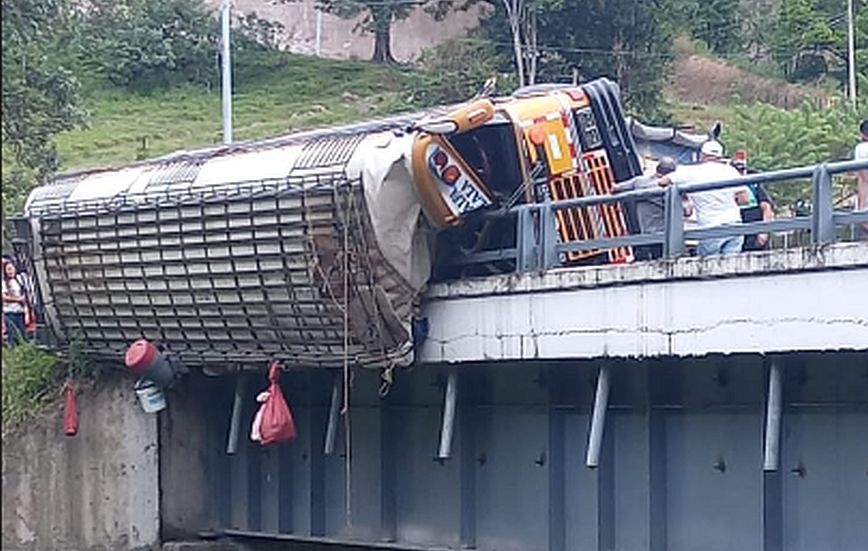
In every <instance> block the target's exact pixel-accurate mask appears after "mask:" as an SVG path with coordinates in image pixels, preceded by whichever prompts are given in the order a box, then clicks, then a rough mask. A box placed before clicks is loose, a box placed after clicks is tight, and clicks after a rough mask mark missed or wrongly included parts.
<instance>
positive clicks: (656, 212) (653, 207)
mask: <svg viewBox="0 0 868 551" xmlns="http://www.w3.org/2000/svg"><path fill="white" fill-rule="evenodd" d="M675 168H676V166H675V160H674V159H673V158H672V157H662V158H661V159H660V161H659V162H658V163H657V169H656V171H655V172H654V173H653V174H643V175H642V176H637V177H635V178H633V179H631V180H628V181H626V182H622V183H620V184H615V186H614V187H613V188H612V192H613V193H622V192H625V191H632V190H638V189H650V188H656V187H658V186H661V185H663V184H661V183H660V179H661V178H663V176H666V175H667V174H670V173H671V172H674V171H675ZM636 218H638V221H639V230H640V231H641V232H642V233H658V232H662V231H663V230H664V228H665V226H666V216H665V210H664V196H663V195H658V196H656V197H650V198H648V199H641V200H639V201H636ZM635 256H636V260H652V259H655V258H660V257H661V256H663V245H662V244H661V243H655V244H653V245H643V246H639V247H636V249H635Z"/></svg>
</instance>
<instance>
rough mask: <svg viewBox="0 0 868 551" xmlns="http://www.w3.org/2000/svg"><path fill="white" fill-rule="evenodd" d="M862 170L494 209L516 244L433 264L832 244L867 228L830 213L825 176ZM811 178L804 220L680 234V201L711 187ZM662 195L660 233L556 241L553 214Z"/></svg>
mask: <svg viewBox="0 0 868 551" xmlns="http://www.w3.org/2000/svg"><path fill="white" fill-rule="evenodd" d="M866 169H868V161H842V162H834V163H822V164H817V165H808V166H802V167H797V168H789V169H784V170H776V171H771V172H764V173H758V174H752V175H748V176H743V177H740V178H735V179H731V180H724V181H719V182H708V183H702V184H690V185H684V186H676V185H672V186H669V187H668V188H665V189H664V188H660V189H649V190H638V191H630V192H625V193H620V194H617V195H596V196H592V197H581V198H577V199H566V200H560V201H551V202H546V203H539V204H525V205H519V206H516V207H514V208H512V209H509V210H508V211H503V210H493V211H490V212H486V213H484V214H482V216H484V217H485V218H487V219H489V220H498V221H503V220H510V219H511V220H514V228H515V241H514V242H513V243H514V244H513V246H511V247H505V248H499V249H494V250H485V251H482V252H474V253H469V254H459V255H457V256H456V257H453V258H448V259H440V263H441V264H440V265H441V266H442V265H446V266H450V267H454V268H457V269H462V270H465V271H473V270H474V269H475V270H476V271H477V272H478V269H479V267H481V266H493V268H492V269H493V270H494V271H497V267H496V266H501V267H503V266H505V267H506V270H505V271H504V270H503V269H501V270H500V272H499V273H510V272H518V273H521V272H529V271H535V270H548V269H552V268H558V267H561V266H563V261H562V258H563V256H564V255H565V254H568V253H570V252H576V251H593V250H601V251H603V250H613V249H618V248H623V247H632V246H637V245H653V244H662V246H663V257H664V258H677V257H679V256H683V255H684V254H685V253H686V252H687V246H686V242H689V241H691V240H697V239H707V238H717V237H730V236H738V235H752V234H756V233H767V232H768V233H774V232H789V231H807V232H809V233H810V238H811V243H812V244H814V245H821V244H828V243H835V242H838V241H841V240H843V239H841V238H839V236H838V230H839V229H840V228H842V227H847V226H853V225H855V224H860V223H865V222H868V210H864V211H856V212H851V211H840V210H835V208H834V201H833V192H832V176H833V175H839V174H846V173H854V172H856V171H859V170H866ZM805 179H810V180H811V183H812V194H811V195H812V199H811V212H810V214H809V215H808V216H796V217H793V218H781V219H777V220H772V221H768V222H766V221H762V222H751V223H739V224H729V225H724V226H719V227H714V228H702V229H685V227H684V213H683V210H682V201H681V196H682V194H684V193H695V192H700V191H708V190H713V189H722V188H728V187H736V186H741V185H746V184H785V183H788V182H790V183H791V182H792V181H794V180H805ZM660 196H663V197H664V202H665V203H664V204H665V218H666V228H665V231H663V232H660V233H650V234H635V235H629V236H621V237H605V238H601V239H593V240H585V241H569V242H561V241H560V239H559V237H558V231H557V213H558V212H559V211H564V210H572V209H580V208H588V207H598V206H601V205H612V204H617V203H625V202H629V201H634V200H639V199H647V198H651V197H660Z"/></svg>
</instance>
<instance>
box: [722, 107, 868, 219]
mask: <svg viewBox="0 0 868 551" xmlns="http://www.w3.org/2000/svg"><path fill="white" fill-rule="evenodd" d="M862 116H864V113H863V115H862ZM859 120H860V115H859V111H858V110H856V109H853V108H852V107H850V106H849V105H848V104H843V103H842V104H841V105H839V106H837V107H833V108H827V109H822V108H818V107H815V106H813V105H811V104H808V103H806V104H805V105H803V106H802V107H801V108H800V109H796V110H786V109H780V108H776V107H772V106H768V105H764V104H755V105H750V106H747V105H741V106H736V107H735V108H734V109H733V111H732V113H731V114H730V116H728V117H727V120H726V121H725V123H724V126H723V138H724V141H725V142H726V145H727V146H728V149H729V150H730V151H732V150H734V149H745V150H747V152H748V156H749V159H750V164H751V166H752V167H754V168H756V169H759V170H773V169H780V168H788V167H794V166H801V165H808V164H813V163H819V162H824V161H829V160H843V159H848V158H851V156H852V152H853V147H854V145H855V144H856V142H857V139H858V130H857V129H858V127H859ZM840 183H841V184H842V185H844V184H846V188H839V190H838V195H839V196H841V195H844V194H846V193H847V192H848V191H849V186H850V184H852V182H846V181H844V180H842V181H841V182H840ZM769 191H770V192H771V193H772V194H773V195H774V196H775V198H776V199H777V201H778V203H779V204H781V205H790V206H792V205H795V204H796V203H798V202H800V201H802V202H804V201H806V200H808V199H810V195H811V194H810V184H808V183H802V184H800V185H778V186H772V187H770V190H769Z"/></svg>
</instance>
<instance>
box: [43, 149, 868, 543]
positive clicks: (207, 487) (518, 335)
mask: <svg viewBox="0 0 868 551" xmlns="http://www.w3.org/2000/svg"><path fill="white" fill-rule="evenodd" d="M865 168H868V163H866V162H861V163H854V162H846V163H830V164H825V165H818V166H812V167H803V168H797V169H792V170H787V171H779V172H774V173H764V174H758V175H752V176H748V177H745V178H740V179H738V180H733V181H728V182H716V183H713V184H703V185H702V186H690V187H681V188H678V187H670V188H668V189H666V190H663V189H661V190H653V191H642V192H631V193H627V194H623V195H618V196H592V197H585V198H582V199H575V200H569V201H562V202H552V203H543V204H534V205H522V206H519V207H515V208H513V209H509V210H504V211H496V212H491V213H487V214H486V215H485V216H487V217H490V219H492V220H496V221H498V222H499V223H501V226H500V227H505V228H507V229H508V231H510V232H513V233H511V234H509V236H510V237H511V238H510V239H504V240H500V241H497V243H498V244H497V246H491V247H488V248H483V249H481V250H475V251H472V252H469V253H467V254H462V255H460V256H458V257H455V258H449V259H446V264H448V267H449V268H450V269H449V270H446V271H445V272H444V273H445V274H446V275H444V276H443V277H440V278H439V279H438V280H437V281H436V282H435V283H433V284H432V285H431V286H430V288H429V289H428V292H427V295H426V297H425V300H424V301H423V304H422V306H421V309H420V313H421V318H422V319H424V320H426V323H425V324H420V326H419V327H418V335H417V342H419V343H420V344H419V345H418V347H417V350H416V363H415V365H414V366H412V367H411V368H409V369H403V368H401V369H395V370H394V371H393V372H392V373H391V374H392V376H393V379H392V380H391V381H390V383H391V384H387V385H384V384H383V383H384V380H383V373H381V372H379V371H378V370H374V369H364V368H358V367H357V368H354V369H352V370H348V371H347V372H343V371H342V370H340V369H328V368H322V369H314V368H307V369H294V370H290V371H288V372H286V373H284V375H283V376H282V381H283V383H284V384H283V388H284V392H285V394H286V397H287V401H288V402H289V404H290V405H291V407H292V411H293V415H294V417H295V422H296V426H297V427H298V438H297V439H296V440H295V441H293V442H292V443H291V444H287V445H283V446H279V447H267V448H262V447H261V446H259V445H258V444H254V443H252V442H250V441H249V439H248V438H247V426H248V425H247V420H249V419H252V418H253V416H254V413H255V411H256V409H257V407H258V404H257V403H256V401H255V397H256V394H257V393H258V392H259V391H261V390H262V389H263V388H265V385H266V382H265V378H264V377H262V375H261V373H245V372H243V371H242V372H237V373H232V374H230V375H228V376H209V375H208V373H207V372H205V370H191V373H189V374H188V375H187V376H186V377H184V378H182V379H181V380H180V381H179V383H178V384H177V385H176V386H175V387H174V388H172V389H171V390H170V391H169V392H168V401H169V404H170V407H169V408H168V409H167V410H166V411H165V412H164V413H161V416H160V418H159V423H158V422H157V420H156V418H155V417H148V418H147V419H142V417H141V414H139V412H135V413H136V414H138V415H133V413H132V412H131V413H130V417H135V419H137V422H138V421H141V424H145V423H150V425H148V426H149V427H150V429H149V430H152V432H153V434H154V438H153V441H154V444H153V447H157V445H159V446H158V447H159V457H158V458H157V457H156V454H154V453H153V452H148V453H149V455H147V457H148V458H149V459H148V461H150V462H151V463H148V465H146V469H147V470H146V472H147V473H149V474H150V473H153V476H148V477H142V478H148V479H158V480H159V484H158V486H159V487H157V484H156V483H154V488H153V490H154V491H153V494H152V496H151V497H148V499H155V500H157V501H159V513H158V516H159V527H160V531H161V533H162V535H163V537H164V538H172V537H189V536H190V534H196V533H200V532H208V533H209V534H211V535H214V534H225V535H228V536H231V537H233V538H237V539H240V540H243V541H245V542H257V543H259V544H263V545H266V544H275V542H276V546H278V547H277V548H280V547H279V546H281V545H284V543H282V542H287V541H289V542H293V543H301V544H305V545H307V544H310V545H326V546H331V545H334V546H337V548H369V549H370V548H373V549H411V550H434V549H459V548H461V549H479V550H482V551H568V550H569V551H572V550H595V551H599V550H647V551H663V550H671V551H691V550H696V549H703V550H709V551H718V550H720V551H729V550H732V549H757V550H763V551H784V550H787V551H813V550H816V549H824V550H826V549H828V550H837V551H857V550H859V551H861V550H862V549H864V548H865V547H866V544H868V523H866V522H865V518H864V517H865V511H866V510H868V478H866V477H868V298H866V293H865V282H866V281H868V243H866V242H858V241H855V240H853V239H852V229H853V228H854V227H855V226H856V225H857V224H862V223H868V212H865V211H863V212H851V211H843V210H838V209H836V207H835V204H834V195H833V193H832V178H833V177H835V176H836V175H838V174H842V173H847V172H852V171H854V170H859V169H865ZM806 179H807V180H810V182H811V186H810V188H811V190H812V191H811V195H812V197H811V202H810V204H811V209H810V211H809V212H807V213H804V214H800V215H799V216H797V217H794V218H787V219H779V220H775V221H772V222H763V223H756V224H738V225H732V226H724V227H720V228H713V229H702V230H699V229H692V228H690V227H689V226H688V227H685V222H684V219H683V215H682V209H681V194H682V193H684V192H690V191H699V190H702V189H713V188H717V187H728V186H735V185H742V184H745V183H752V182H753V183H756V182H762V183H766V184H769V185H792V183H793V182H794V181H799V180H802V181H804V180H806ZM650 195H665V204H666V220H667V225H666V229H665V231H663V232H661V233H659V234H646V235H631V236H622V237H616V238H611V239H598V240H594V241H582V242H561V241H560V240H559V238H558V234H557V232H556V231H555V227H556V226H555V220H556V219H557V217H558V212H560V211H564V210H568V209H575V208H587V209H600V208H604V207H605V206H606V205H610V204H612V203H615V202H619V201H630V200H637V199H642V198H644V197H647V196H650ZM767 231H768V232H797V233H799V234H800V235H801V236H802V237H803V241H800V242H799V243H798V244H797V245H796V246H792V247H786V248H781V249H775V250H771V251H765V252H753V253H743V254H736V255H725V256H715V257H693V256H689V255H688V254H687V251H688V249H689V248H690V246H691V243H692V242H693V241H695V240H696V239H701V238H704V237H713V236H721V235H735V234H753V233H759V232H767ZM650 243H659V244H662V245H663V252H664V257H663V258H661V259H659V260H655V261H648V262H636V263H629V264H606V265H590V266H570V267H564V266H562V265H561V264H562V262H561V258H562V257H563V255H566V254H568V253H570V252H576V251H602V254H604V255H605V251H607V250H616V249H623V248H625V247H627V246H635V245H641V244H650ZM465 271H470V272H473V273H477V274H478V273H489V275H486V276H484V277H470V278H466V277H455V276H456V275H457V276H461V275H463V274H464V273H465ZM492 271H494V272H496V273H491V272H492ZM345 377H347V378H346V379H345ZM345 385H346V387H348V388H349V389H350V397H349V400H347V401H346V402H345V397H344V389H345ZM344 406H346V414H345V415H341V410H342V409H344ZM112 420H114V418H112ZM242 420H244V421H243V423H242ZM156 434H159V436H158V437H157V436H156ZM142 441H143V442H144V441H145V439H143V440H142ZM148 446H149V447H150V446H151V445H150V444H148ZM143 453H144V452H143ZM134 459H135V458H133V459H131V460H130V461H131V462H132V461H133V460H134ZM125 461H126V460H125ZM49 490H50V489H49ZM47 493H50V491H48V492H47ZM126 497H127V496H125V499H126ZM137 498H138V496H133V497H130V500H131V501H130V503H135V504H137V505H141V506H142V509H143V510H147V511H148V512H149V511H150V509H148V508H147V507H146V506H144V505H142V504H143V503H144V499H145V498H144V497H142V498H141V500H138V501H137ZM86 499H91V497H87V496H86ZM149 514H150V513H149ZM154 516H155V517H157V513H156V512H155V513H154ZM88 522H91V521H90V520H89V521H88ZM91 524H99V523H98V522H96V521H93V522H91ZM154 525H155V526H156V521H155V523H154ZM154 531H156V528H155V529H154Z"/></svg>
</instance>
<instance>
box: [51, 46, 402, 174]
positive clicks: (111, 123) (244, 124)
mask: <svg viewBox="0 0 868 551" xmlns="http://www.w3.org/2000/svg"><path fill="white" fill-rule="evenodd" d="M414 78H415V77H414V75H413V74H412V73H411V72H409V71H404V70H400V69H396V68H389V67H383V66H379V65H374V64H371V63H361V62H344V61H329V60H322V59H317V58H312V57H304V56H295V55H289V54H287V55H284V56H281V57H280V60H279V62H277V63H272V65H271V66H270V67H267V68H260V69H259V70H258V71H257V74H250V75H243V74H242V75H238V76H237V78H236V87H235V93H234V96H233V134H234V139H235V140H236V141H243V140H249V139H254V138H263V137H268V136H274V135H278V134H281V133H286V132H289V131H293V130H298V129H301V128H309V127H316V126H326V125H331V124H340V123H345V122H350V121H355V120H362V119H365V118H369V117H375V116H380V115H383V114H389V113H396V112H399V111H401V110H406V109H408V108H409V107H411V106H412V105H411V104H412V102H411V101H409V100H410V96H411V90H412V86H413V83H414V82H415V80H414ZM89 88H90V89H89V90H87V91H86V92H85V93H84V100H85V101H84V103H85V109H86V110H87V111H88V113H89V121H88V127H87V128H85V129H80V130H75V131H71V132H66V133H63V134H61V135H60V136H58V137H57V146H58V151H59V154H60V160H61V163H62V170H70V169H80V168H90V167H97V166H106V165H119V164H124V163H129V162H132V161H135V160H136V159H141V158H149V157H154V156H158V155H163V154H166V153H170V152H172V151H176V150H180V149H193V148H197V147H203V146H208V145H212V144H217V143H220V141H221V140H222V136H221V119H220V117H221V105H220V90H219V88H214V89H211V90H208V89H206V88H205V87H197V86H183V87H180V88H173V89H170V90H161V91H156V92H153V93H150V94H138V93H133V92H130V91H127V90H122V89H114V88H104V87H102V88H101V87H98V86H91V87H89Z"/></svg>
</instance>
